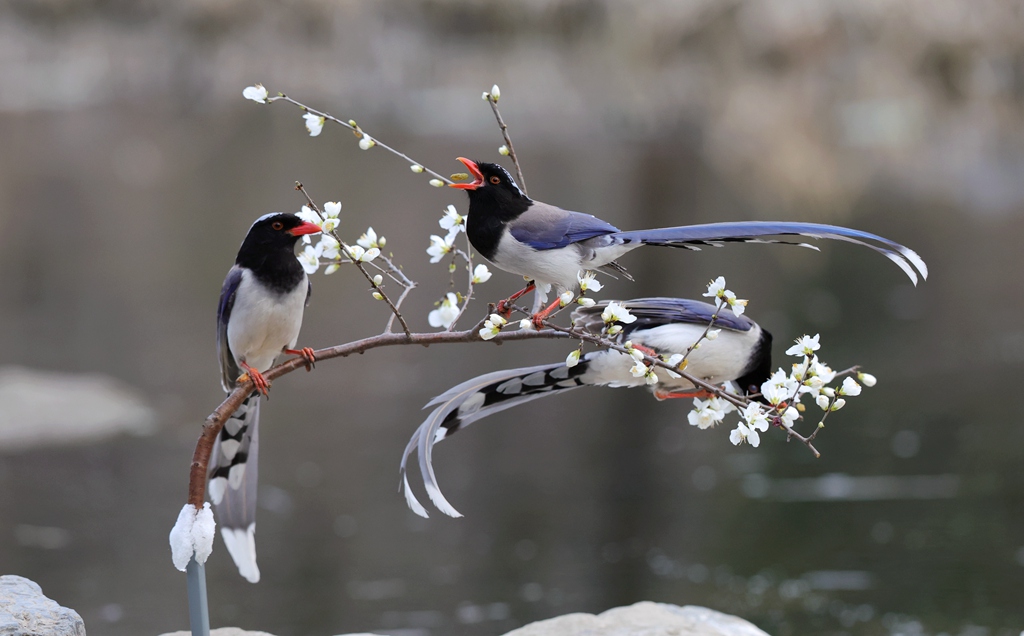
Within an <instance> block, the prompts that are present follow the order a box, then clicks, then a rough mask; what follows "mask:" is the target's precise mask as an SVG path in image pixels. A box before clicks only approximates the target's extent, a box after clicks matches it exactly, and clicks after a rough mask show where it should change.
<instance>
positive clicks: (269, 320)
mask: <svg viewBox="0 0 1024 636" xmlns="http://www.w3.org/2000/svg"><path fill="white" fill-rule="evenodd" d="M306 293H307V282H306V279H305V277H303V281H302V283H301V284H300V285H299V286H298V287H297V288H296V289H295V291H292V292H290V293H287V294H275V293H272V292H270V293H268V292H266V291H264V290H263V289H262V288H261V287H259V286H258V285H256V284H255V281H254V280H253V278H252V274H251V273H250V272H248V271H245V272H243V273H242V282H241V283H240V284H239V285H238V291H237V292H235V304H234V306H233V307H232V308H231V319H230V321H229V322H228V346H230V347H231V353H233V354H234V356H235V360H236V361H238V362H243V361H244V362H245V363H246V364H248V365H249V366H251V367H253V368H254V369H256V370H257V371H266V370H267V369H269V368H270V367H271V366H273V364H274V359H275V358H277V356H278V355H280V353H281V350H282V349H284V348H288V349H292V348H294V347H295V342H296V341H297V340H298V339H299V330H300V329H301V328H302V313H303V310H304V309H305V305H306Z"/></svg>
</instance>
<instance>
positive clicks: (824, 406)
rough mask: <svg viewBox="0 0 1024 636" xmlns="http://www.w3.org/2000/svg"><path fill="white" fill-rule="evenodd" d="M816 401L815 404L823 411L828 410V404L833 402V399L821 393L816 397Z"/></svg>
mask: <svg viewBox="0 0 1024 636" xmlns="http://www.w3.org/2000/svg"><path fill="white" fill-rule="evenodd" d="M814 402H815V404H817V405H818V408H819V409H821V410H822V411H827V410H828V405H829V403H830V402H831V400H829V399H828V396H827V395H822V394H820V393H819V394H818V397H816V398H814Z"/></svg>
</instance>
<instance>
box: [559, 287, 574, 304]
mask: <svg viewBox="0 0 1024 636" xmlns="http://www.w3.org/2000/svg"><path fill="white" fill-rule="evenodd" d="M575 297H576V294H575V292H573V291H572V290H566V291H564V292H562V293H561V294H559V295H558V306H559V307H565V306H566V305H568V304H569V303H571V302H572V299H573V298H575Z"/></svg>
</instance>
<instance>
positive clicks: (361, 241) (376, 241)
mask: <svg viewBox="0 0 1024 636" xmlns="http://www.w3.org/2000/svg"><path fill="white" fill-rule="evenodd" d="M385 242H386V241H385V239H384V237H383V236H381V237H378V236H377V233H376V232H374V231H373V228H372V227H368V228H366V231H365V232H363V234H362V235H361V236H360V237H359V238H357V239H356V244H357V245H359V246H361V247H362V248H363V249H367V250H368V249H370V248H373V247H376V248H381V247H384V244H385Z"/></svg>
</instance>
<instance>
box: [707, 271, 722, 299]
mask: <svg viewBox="0 0 1024 636" xmlns="http://www.w3.org/2000/svg"><path fill="white" fill-rule="evenodd" d="M724 292H725V276H719V277H718V278H716V279H715V280H713V281H711V282H710V283H708V290H707V291H706V292H705V293H704V294H702V296H704V297H705V298H720V297H721V296H722V294H723V293H724Z"/></svg>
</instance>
